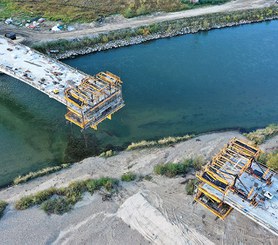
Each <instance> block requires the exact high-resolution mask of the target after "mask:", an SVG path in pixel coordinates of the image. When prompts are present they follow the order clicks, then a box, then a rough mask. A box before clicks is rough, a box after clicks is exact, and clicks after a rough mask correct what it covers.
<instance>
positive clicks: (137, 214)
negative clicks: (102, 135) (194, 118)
mask: <svg viewBox="0 0 278 245" xmlns="http://www.w3.org/2000/svg"><path fill="white" fill-rule="evenodd" d="M233 137H237V138H244V137H243V136H242V135H241V134H240V133H238V132H235V131H231V132H222V133H211V134H205V135H201V136H198V138H193V139H190V140H188V141H185V142H181V143H178V144H175V145H172V146H168V147H160V148H152V149H143V150H135V151H123V152H119V153H118V154H117V155H115V156H113V157H109V158H101V157H91V158H87V159H84V160H83V161H81V162H80V163H76V164H73V165H72V166H71V167H70V168H68V169H65V170H63V171H60V172H57V173H53V174H50V175H48V176H44V177H41V178H37V179H35V180H33V181H30V182H28V183H25V184H22V185H17V186H13V187H10V188H6V189H2V190H1V191H0V200H6V201H8V202H9V203H10V204H11V205H9V206H8V208H7V210H6V211H5V214H4V216H3V217H2V218H1V220H0V231H1V232H0V241H1V242H0V243H1V244H5V245H14V244H26V245H33V244H57V245H60V244H61V245H63V244H65V245H66V244H96V245H98V244H101V245H102V244H134V245H137V244H138V245H139V244H140V245H145V244H146V245H147V244H157V245H163V244H165V245H168V244H182V245H185V244H186V245H187V244H188V245H194V244H200V245H201V244H203V245H211V244H217V245H218V244H219V245H223V244H229V245H230V244H231V245H238V244H245V245H262V244H264V245H276V244H278V243H277V241H278V237H276V236H274V235H273V234H271V233H270V232H268V231H267V230H266V229H264V228H263V227H261V226H259V225H258V224H256V223H254V222H253V221H252V220H250V219H248V218H247V217H245V216H244V215H241V214H240V213H238V212H237V211H235V210H234V211H232V213H231V214H230V215H229V216H228V217H227V218H226V220H225V221H222V220H220V219H218V220H215V216H214V215H213V214H212V213H210V212H209V211H207V210H206V209H205V208H203V207H202V206H201V205H198V204H194V205H193V204H192V201H193V196H190V195H186V194H185V190H184V188H185V186H184V185H183V184H181V183H184V181H185V180H186V179H189V178H194V173H193V172H191V173H188V174H187V175H186V176H185V177H177V178H167V177H162V176H158V175H155V174H154V173H153V168H154V166H155V165H156V164H158V163H165V162H181V161H182V160H183V159H186V158H191V157H196V156H198V155H200V156H202V157H204V158H205V159H211V157H212V156H213V155H215V154H216V153H217V152H219V150H220V149H221V148H222V147H223V146H224V145H225V144H226V143H227V142H228V141H229V140H230V139H231V138H233ZM197 139H198V140H197ZM277 147H278V136H276V137H274V138H272V139H270V140H268V141H267V142H265V143H264V144H263V145H261V146H260V148H261V149H262V150H263V151H269V150H274V149H277ZM127 171H131V172H134V173H136V174H138V175H150V176H152V178H151V179H150V180H141V181H139V180H138V181H134V182H122V183H121V184H120V187H119V191H118V193H116V194H115V195H113V197H112V199H111V200H106V201H104V200H102V196H101V192H97V193H95V194H94V195H92V196H91V195H90V194H88V193H86V194H85V195H84V197H83V199H82V201H80V202H78V203H77V204H76V205H75V207H74V210H72V211H70V212H68V213H66V214H64V215H62V216H59V215H51V216H48V215H47V214H45V213H44V212H43V211H42V210H40V208H38V207H33V208H30V209H28V210H24V211H17V210H15V209H14V205H13V204H14V202H15V201H16V200H18V199H19V198H21V197H22V196H24V195H29V194H33V193H36V192H38V191H41V190H45V189H47V188H49V187H51V186H56V187H62V186H67V185H68V184H69V183H70V182H72V181H76V180H81V179H87V178H99V177H101V176H109V177H114V178H120V176H121V175H122V174H123V173H124V172H127ZM11 234H12V235H11Z"/></svg>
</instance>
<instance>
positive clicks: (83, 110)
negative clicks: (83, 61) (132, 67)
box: [0, 37, 124, 129]
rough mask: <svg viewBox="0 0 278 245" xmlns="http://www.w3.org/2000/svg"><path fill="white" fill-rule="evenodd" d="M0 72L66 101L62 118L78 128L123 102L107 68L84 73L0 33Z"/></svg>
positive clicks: (119, 84)
mask: <svg viewBox="0 0 278 245" xmlns="http://www.w3.org/2000/svg"><path fill="white" fill-rule="evenodd" d="M0 72H2V73H6V74H7V75H10V76H12V77H14V78H17V79H19V80H21V81H23V82H25V83H26V84H28V85H31V86H32V87H34V88H36V89H38V90H40V91H41V92H43V93H45V94H47V95H48V96H49V97H50V98H53V99H55V100H57V101H59V102H60V103H62V104H64V105H66V106H67V110H68V112H67V113H66V115H65V118H66V119H67V120H68V121H70V122H72V123H74V124H76V125H77V126H79V127H80V128H82V129H86V128H88V127H91V128H93V129H97V125H98V124H99V123H100V122H102V121H103V120H104V119H106V118H108V119H111V116H112V114H113V113H115V112H116V111H118V110H119V109H121V108H122V107H123V106H124V101H123V98H122V81H121V79H120V78H119V77H118V76H116V75H114V74H112V73H111V72H108V71H106V72H100V73H98V74H97V75H94V76H90V75H87V74H85V73H83V72H82V71H79V70H77V69H74V68H72V67H70V66H68V65H66V64H63V63H61V62H59V61H58V60H56V59H52V58H50V57H48V56H46V55H43V54H41V53H39V52H37V51H35V50H33V49H31V48H29V47H27V46H24V45H22V44H17V43H15V42H13V41H12V40H10V39H7V38H4V37H0Z"/></svg>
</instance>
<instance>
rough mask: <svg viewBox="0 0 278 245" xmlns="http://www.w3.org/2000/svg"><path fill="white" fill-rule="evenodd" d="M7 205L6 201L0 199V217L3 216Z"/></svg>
mask: <svg viewBox="0 0 278 245" xmlns="http://www.w3.org/2000/svg"><path fill="white" fill-rule="evenodd" d="M7 206H8V203H6V202H5V201H1V200H0V219H1V218H2V217H3V215H4V211H5V209H6V207H7Z"/></svg>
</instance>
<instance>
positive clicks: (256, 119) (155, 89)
mask: <svg viewBox="0 0 278 245" xmlns="http://www.w3.org/2000/svg"><path fill="white" fill-rule="evenodd" d="M277 40H278V21H272V22H266V23H260V24H252V25H244V26H240V27H233V28H227V29H221V30H213V31H210V32H202V33H198V34H193V35H186V36H180V37H174V38H168V39H161V40H157V41H153V42H149V43H145V44H141V45H136V46H131V47H125V48H119V49H114V50H109V51H105V52H100V53H95V54H91V55H86V56H83V57H78V58H75V59H69V60H65V61H64V62H66V63H67V64H69V65H71V66H73V67H77V68H78V69H80V70H83V71H85V72H86V73H89V74H95V73H97V72H99V71H101V70H109V71H111V72H113V73H115V74H118V75H120V76H121V78H122V80H123V81H124V85H123V95H124V99H125V102H126V106H125V107H124V108H123V109H122V110H121V111H119V112H118V113H116V114H115V115H114V116H113V118H112V121H109V120H106V121H105V122H104V123H102V124H101V125H100V126H99V130H98V131H97V132H95V131H93V130H87V131H85V132H83V133H81V132H80V130H79V128H77V127H76V126H74V125H70V124H67V123H66V121H65V119H64V114H65V113H66V108H65V106H63V105H62V104H59V103H58V102H56V101H55V100H53V99H50V98H48V97H47V96H46V95H44V94H43V93H41V92H39V91H37V90H35V89H33V88H32V87H30V86H28V85H26V84H24V83H22V82H20V81H17V80H15V79H13V78H10V77H8V76H6V75H0V185H5V184H7V183H8V182H9V181H11V180H12V179H13V178H14V177H16V176H17V175H19V174H24V173H27V172H29V171H35V170H38V169H41V168H43V167H46V166H51V165H57V164H59V163H61V162H64V161H65V162H67V161H77V160H80V159H82V158H84V157H87V156H91V155H95V154H99V153H100V152H101V151H103V150H104V149H110V148H111V147H115V146H125V145H127V144H128V143H129V142H132V141H139V140H142V139H155V138H161V137H164V136H173V135H184V134H187V133H202V132H207V131H212V130H223V129H228V128H242V129H251V128H256V127H261V126H266V125H267V124H270V123H277V122H278V73H277V70H278V42H277Z"/></svg>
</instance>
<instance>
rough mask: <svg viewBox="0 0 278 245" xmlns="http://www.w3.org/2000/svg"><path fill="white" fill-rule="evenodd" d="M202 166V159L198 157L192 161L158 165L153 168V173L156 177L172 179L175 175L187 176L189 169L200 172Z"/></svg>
mask: <svg viewBox="0 0 278 245" xmlns="http://www.w3.org/2000/svg"><path fill="white" fill-rule="evenodd" d="M203 164H204V160H203V158H202V157H200V156H198V157H196V158H194V159H186V160H184V161H183V162H181V163H164V164H158V165H156V166H155V167H154V172H155V173H156V174H158V175H165V176H167V177H170V178H172V177H175V176H177V175H184V174H187V173H188V172H189V170H190V169H195V170H200V169H201V167H202V165H203Z"/></svg>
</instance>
